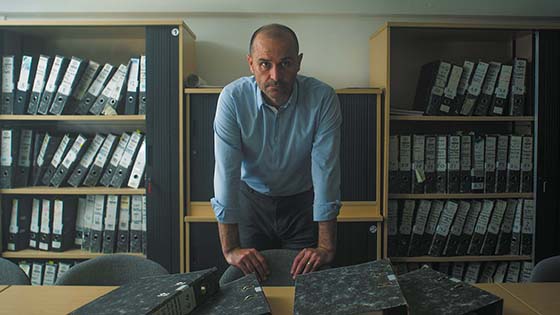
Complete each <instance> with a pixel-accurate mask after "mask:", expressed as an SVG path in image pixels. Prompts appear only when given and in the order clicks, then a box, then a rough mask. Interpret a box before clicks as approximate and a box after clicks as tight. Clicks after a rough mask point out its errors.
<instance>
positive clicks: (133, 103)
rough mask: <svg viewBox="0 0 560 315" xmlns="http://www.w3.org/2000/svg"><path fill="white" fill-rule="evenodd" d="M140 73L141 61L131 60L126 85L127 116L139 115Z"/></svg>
mask: <svg viewBox="0 0 560 315" xmlns="http://www.w3.org/2000/svg"><path fill="white" fill-rule="evenodd" d="M139 72H140V59H139V58H130V62H129V71H128V80H127V83H126V98H125V105H124V114H125V115H136V114H137V113H138V80H139V78H138V74H139Z"/></svg>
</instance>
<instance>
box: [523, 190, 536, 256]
mask: <svg viewBox="0 0 560 315" xmlns="http://www.w3.org/2000/svg"><path fill="white" fill-rule="evenodd" d="M534 221H535V204H534V200H533V199H525V200H523V220H522V222H523V223H522V225H521V255H532V254H533V235H534V231H535V222H534Z"/></svg>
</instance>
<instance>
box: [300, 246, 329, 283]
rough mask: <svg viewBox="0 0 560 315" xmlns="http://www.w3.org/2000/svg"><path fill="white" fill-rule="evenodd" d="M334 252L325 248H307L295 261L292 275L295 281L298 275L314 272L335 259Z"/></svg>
mask: <svg viewBox="0 0 560 315" xmlns="http://www.w3.org/2000/svg"><path fill="white" fill-rule="evenodd" d="M334 254H335V253H334V251H329V250H328V249H326V248H323V247H317V248H305V249H303V250H302V251H301V252H299V254H298V255H297V256H296V258H295V259H294V263H293V264H292V269H291V270H290V273H291V274H292V277H293V278H294V279H295V278H296V276H297V275H299V274H304V273H308V272H313V271H315V270H317V269H319V267H321V266H323V265H325V264H328V263H330V262H332V261H333V259H334Z"/></svg>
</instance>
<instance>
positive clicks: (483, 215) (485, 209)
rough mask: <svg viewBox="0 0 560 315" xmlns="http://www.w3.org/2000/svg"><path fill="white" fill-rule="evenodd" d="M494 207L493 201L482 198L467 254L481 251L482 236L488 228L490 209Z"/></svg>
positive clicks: (477, 253) (478, 253)
mask: <svg viewBox="0 0 560 315" xmlns="http://www.w3.org/2000/svg"><path fill="white" fill-rule="evenodd" d="M493 208H494V201H492V200H484V201H483V203H482V210H481V211H480V215H479V216H478V220H477V221H476V226H475V228H474V234H473V237H472V240H471V243H470V244H469V249H468V254H469V255H475V256H477V255H480V254H481V251H482V242H483V241H484V236H485V235H486V231H487V230H488V222H490V216H491V215H492V209H493Z"/></svg>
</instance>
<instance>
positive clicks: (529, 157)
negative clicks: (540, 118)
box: [521, 137, 533, 172]
mask: <svg viewBox="0 0 560 315" xmlns="http://www.w3.org/2000/svg"><path fill="white" fill-rule="evenodd" d="M521 170H522V171H523V172H530V171H532V170H533V138H532V137H523V144H522V150H521Z"/></svg>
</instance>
